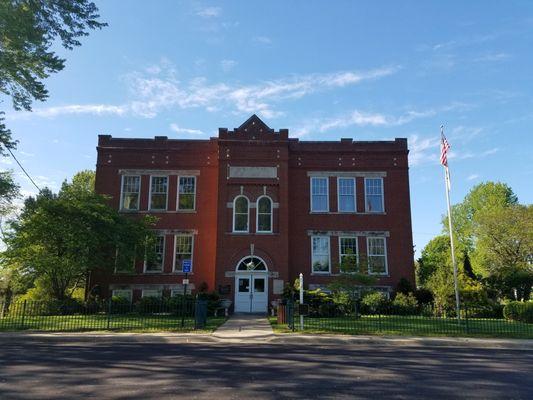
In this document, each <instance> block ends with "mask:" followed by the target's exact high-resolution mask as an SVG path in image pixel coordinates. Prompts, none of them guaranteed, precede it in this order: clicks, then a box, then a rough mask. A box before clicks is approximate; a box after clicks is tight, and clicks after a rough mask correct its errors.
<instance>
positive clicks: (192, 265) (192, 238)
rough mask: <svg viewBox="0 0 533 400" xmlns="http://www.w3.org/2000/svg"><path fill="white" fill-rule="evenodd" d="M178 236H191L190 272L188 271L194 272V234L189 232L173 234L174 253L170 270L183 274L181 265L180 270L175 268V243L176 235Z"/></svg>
mask: <svg viewBox="0 0 533 400" xmlns="http://www.w3.org/2000/svg"><path fill="white" fill-rule="evenodd" d="M178 236H190V237H191V272H189V273H193V272H194V235H193V234H192V233H191V234H177V235H174V255H173V256H172V272H177V273H180V274H183V273H184V272H183V266H181V268H182V269H181V270H177V269H176V247H177V243H178V241H177V240H176V237H178Z"/></svg>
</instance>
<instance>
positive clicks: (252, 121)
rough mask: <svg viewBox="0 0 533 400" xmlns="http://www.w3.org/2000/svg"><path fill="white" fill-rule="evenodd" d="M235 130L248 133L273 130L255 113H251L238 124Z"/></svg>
mask: <svg viewBox="0 0 533 400" xmlns="http://www.w3.org/2000/svg"><path fill="white" fill-rule="evenodd" d="M236 131H238V132H248V133H256V132H257V133H259V132H265V133H266V132H273V131H274V130H273V129H272V128H270V127H269V126H268V125H267V124H265V123H264V122H263V120H262V119H261V118H259V117H258V116H257V115H256V114H254V115H252V116H251V117H250V118H248V119H247V120H246V121H244V122H243V123H242V125H241V126H239V127H238V128H237V129H236Z"/></svg>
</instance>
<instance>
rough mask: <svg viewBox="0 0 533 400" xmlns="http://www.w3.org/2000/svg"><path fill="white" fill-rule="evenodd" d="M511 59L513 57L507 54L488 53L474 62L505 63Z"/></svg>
mask: <svg viewBox="0 0 533 400" xmlns="http://www.w3.org/2000/svg"><path fill="white" fill-rule="evenodd" d="M509 58H511V56H510V55H509V54H507V53H486V54H483V55H481V56H479V57H476V58H474V61H477V62H498V61H504V60H508V59H509Z"/></svg>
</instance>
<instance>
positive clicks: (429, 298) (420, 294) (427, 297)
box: [413, 288, 433, 304]
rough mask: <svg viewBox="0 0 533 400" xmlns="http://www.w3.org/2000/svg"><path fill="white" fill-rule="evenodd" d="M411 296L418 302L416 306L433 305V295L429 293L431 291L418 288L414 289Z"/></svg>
mask: <svg viewBox="0 0 533 400" xmlns="http://www.w3.org/2000/svg"><path fill="white" fill-rule="evenodd" d="M413 295H414V296H415V298H416V301H418V304H432V303H433V293H431V290H428V289H424V288H420V289H416V290H415V291H414V292H413Z"/></svg>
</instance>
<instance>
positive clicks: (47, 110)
mask: <svg viewBox="0 0 533 400" xmlns="http://www.w3.org/2000/svg"><path fill="white" fill-rule="evenodd" d="M127 111H128V107H127V106H125V105H118V106H117V105H111V104H69V105H64V106H52V107H43V108H36V109H34V110H33V111H32V112H22V113H16V114H10V118H12V119H18V118H25V117H29V116H32V115H37V116H39V117H44V118H53V117H57V116H58V115H79V114H91V115H98V116H103V115H118V116H122V115H124V114H125V113H126V112H127Z"/></svg>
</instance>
